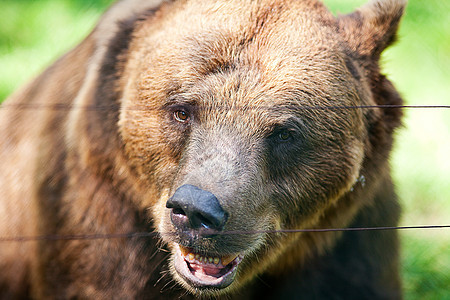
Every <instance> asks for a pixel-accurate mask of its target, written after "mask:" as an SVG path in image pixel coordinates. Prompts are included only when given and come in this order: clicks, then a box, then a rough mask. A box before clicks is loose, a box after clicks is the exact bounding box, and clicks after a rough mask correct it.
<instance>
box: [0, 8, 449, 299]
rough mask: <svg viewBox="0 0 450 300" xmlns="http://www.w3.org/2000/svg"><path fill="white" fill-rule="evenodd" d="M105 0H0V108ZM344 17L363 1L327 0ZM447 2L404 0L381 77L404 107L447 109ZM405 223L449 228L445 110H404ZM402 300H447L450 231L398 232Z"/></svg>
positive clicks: (400, 155) (84, 27)
mask: <svg viewBox="0 0 450 300" xmlns="http://www.w3.org/2000/svg"><path fill="white" fill-rule="evenodd" d="M111 2H112V1H111V0H101V1H93V0H78V1H76V0H58V1H55V0H1V1H0V102H1V100H2V99H4V98H6V96H7V95H9V94H10V93H11V92H12V91H14V90H15V89H17V88H18V87H19V86H21V85H23V84H24V83H25V82H27V81H29V80H30V79H31V78H32V77H34V76H35V75H37V74H38V73H39V72H41V71H42V70H43V69H44V68H45V67H46V66H48V65H49V64H50V63H51V62H52V61H53V60H55V59H56V58H57V57H58V56H59V55H61V54H62V53H64V52H65V51H67V50H68V49H70V48H71V47H73V46H74V45H75V44H76V43H77V42H79V41H80V40H81V39H82V38H83V37H84V36H85V35H86V34H87V33H88V32H89V31H90V30H91V29H92V27H93V26H94V24H95V22H96V21H97V19H98V17H99V16H100V14H101V13H102V12H103V10H104V9H105V7H106V6H107V5H108V4H109V3H111ZM325 2H326V3H327V4H328V5H329V6H330V7H331V9H332V10H333V11H334V12H341V13H348V12H350V11H351V10H352V9H354V8H355V7H356V6H359V5H361V4H362V3H364V2H365V0H341V1H336V0H326V1H325ZM449 12H450V1H447V0H444V1H442V0H427V1H424V0H410V3H409V5H408V8H407V11H406V15H405V18H404V20H403V23H402V25H401V28H400V32H399V41H398V42H397V44H396V45H394V46H392V47H391V48H389V49H388V50H387V51H386V52H385V53H384V55H383V58H382V65H383V70H384V72H385V73H387V74H388V76H389V78H390V79H392V81H393V82H394V83H395V85H396V87H397V89H398V90H399V91H400V93H401V94H402V96H403V98H404V99H405V101H406V103H407V104H410V105H450V13H449ZM391 163H392V169H393V176H394V180H395V183H396V186H397V191H398V194H399V197H400V199H401V202H402V204H403V207H404V215H403V219H402V224H403V225H420V224H450V109H406V110H405V118H404V127H403V128H402V129H401V130H400V131H399V132H398V133H397V142H396V145H395V150H394V153H393V156H392V159H391ZM401 237H402V245H403V258H402V267H403V277H404V289H405V295H406V299H430V300H434V299H450V275H449V274H450V250H449V249H450V230H448V229H443V230H432V231H430V230H409V231H403V232H402V233H401Z"/></svg>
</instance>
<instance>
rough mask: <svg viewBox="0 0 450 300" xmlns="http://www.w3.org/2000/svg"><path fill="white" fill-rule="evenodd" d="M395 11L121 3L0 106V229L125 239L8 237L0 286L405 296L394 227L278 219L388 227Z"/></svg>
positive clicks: (93, 292)
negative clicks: (384, 63)
mask: <svg viewBox="0 0 450 300" xmlns="http://www.w3.org/2000/svg"><path fill="white" fill-rule="evenodd" d="M404 6H405V2H404V1H402V0H386V1H381V0H378V1H371V2H369V3H368V4H367V5H365V6H363V7H361V8H360V9H358V10H356V11H355V12H354V13H352V14H349V15H345V16H339V17H334V16H333V15H332V14H331V13H329V12H328V11H327V9H326V8H325V7H324V6H323V5H322V4H321V3H320V2H318V1H316V0H305V1H290V0H263V1H250V0H249V1H247V0H245V1H238V0H218V1H202V0H180V1H158V0H155V1H145V3H143V2H142V1H138V0H123V1H119V2H118V3H117V4H116V5H114V6H113V7H112V8H111V10H110V11H108V12H107V13H106V14H105V16H104V17H103V18H102V19H101V21H100V23H99V25H98V26H97V27H96V29H94V31H93V33H92V34H91V35H89V37H87V39H86V40H85V41H84V42H83V43H81V44H80V45H79V46H78V47H76V48H75V49H74V50H72V51H71V52H69V53H68V54H67V55H66V56H64V57H63V58H61V59H60V60H59V61H57V62H56V63H55V64H54V65H53V66H52V67H51V68H49V69H48V70H47V71H46V72H44V73H43V74H42V75H41V76H40V77H38V78H37V79H36V80H35V81H34V82H32V83H31V84H30V85H29V86H28V87H27V88H26V89H24V90H23V91H22V92H20V93H18V94H16V95H15V96H13V97H11V98H10V99H9V100H8V101H7V102H8V103H7V104H13V105H12V106H10V109H9V110H6V111H2V112H4V114H3V115H2V119H1V123H0V134H1V135H2V136H7V139H6V140H5V141H4V142H3V143H2V144H0V168H1V169H2V172H1V173H0V179H1V180H0V199H1V201H0V205H1V207H0V208H1V209H0V213H1V217H0V225H2V226H0V235H4V236H47V235H48V234H56V235H57V236H58V235H61V236H67V235H69V236H70V237H73V236H75V237H77V236H78V235H79V234H90V233H93V232H94V233H99V234H117V233H118V234H119V235H120V238H105V239H100V240H89V239H77V238H75V239H71V238H68V239H62V240H58V241H57V242H55V243H47V242H46V241H45V240H44V239H43V240H39V241H38V242H36V243H28V244H27V243H24V244H11V245H8V247H1V248H0V258H1V259H0V268H1V269H2V270H7V271H5V272H2V274H0V294H5V295H19V296H17V297H26V296H29V297H33V298H38V299H39V298H41V299H48V298H51V297H56V298H114V297H116V298H125V299H129V298H149V297H150V298H158V297H159V296H161V297H163V298H164V297H165V298H169V297H170V298H177V297H178V298H182V297H184V296H186V297H190V296H192V297H203V296H205V297H208V296H216V297H219V298H220V297H222V296H223V297H225V298H227V297H228V298H233V299H235V298H236V299H237V298H239V297H240V298H244V299H248V298H258V299H259V298H262V297H270V296H274V298H275V297H276V298H297V297H298V295H300V294H301V295H304V297H305V298H324V299H330V297H328V296H329V295H333V296H336V298H339V297H340V298H348V297H356V296H357V297H359V298H363V299H367V298H380V299H398V298H399V297H400V296H401V292H400V282H399V276H398V260H397V259H398V256H397V239H396V233H394V232H386V233H385V232H383V233H378V232H377V233H376V234H372V235H370V236H368V235H363V234H358V233H348V232H345V233H342V232H338V231H330V232H321V233H317V232H301V233H300V232H298V233H289V232H287V231H289V230H293V229H309V228H317V229H321V228H322V229H323V228H345V227H349V226H352V227H374V226H395V224H396V222H397V220H398V211H399V209H398V206H397V202H396V197H395V193H394V191H393V188H392V183H391V180H390V176H389V166H388V156H389V152H390V149H391V145H392V135H393V131H394V129H395V128H396V127H397V126H398V125H399V124H400V117H401V111H400V110H399V109H397V108H395V106H398V105H401V103H402V100H401V98H400V97H399V95H398V94H397V92H396V91H395V89H394V87H393V86H392V84H391V83H390V82H389V81H388V80H387V79H386V78H385V77H384V76H383V75H382V74H381V73H380V70H379V64H378V61H379V58H380V54H381V52H382V51H383V50H384V49H385V48H386V47H387V46H388V45H389V44H390V43H391V42H392V41H393V40H394V38H395V32H396V29H397V26H398V22H399V20H400V17H401V15H402V12H403V9H404ZM14 104H16V105H17V107H19V109H14ZM42 104H45V107H48V108H52V107H55V108H59V107H62V106H64V107H68V108H69V109H68V110H67V111H65V110H58V109H56V110H52V109H43V110H39V111H31V110H30V111H22V110H20V107H21V106H23V105H25V106H26V105H31V106H33V105H42ZM383 105H387V106H389V109H384V107H383ZM391 106H394V107H391ZM11 107H12V108H11ZM91 108H93V109H91ZM30 119H33V120H35V122H34V123H30V122H29V120H30ZM10 124H14V125H15V126H10ZM10 161H14V162H15V163H10ZM361 178H364V179H365V182H364V184H363V181H362V180H361ZM19 183H20V184H19ZM30 208H31V209H30ZM11 215H13V216H14V218H11V217H10V216H11ZM23 220H27V222H23ZM153 231H155V232H156V233H158V236H156V237H148V236H146V237H145V238H139V237H137V236H134V235H132V236H131V237H130V238H124V237H123V234H124V233H129V232H132V233H135V232H145V233H148V232H153ZM159 238H160V239H159ZM163 250H166V251H168V252H169V254H168V257H166V256H165V252H164V251H163ZM18 253H26V255H21V256H20V255H18ZM374 253H375V255H373V254H374ZM19 256H20V257H19ZM24 270H25V271H24ZM27 270H30V274H28V273H27V272H26V271H27ZM168 270H170V273H171V275H172V277H173V278H175V280H176V284H175V285H174V288H171V289H166V290H165V294H164V293H162V290H164V289H165V288H166V287H167V286H170V284H171V279H170V278H169V276H166V274H167V271H168ZM349 273H351V274H350V275H351V276H350V275H349ZM99 274H101V275H99ZM168 278H169V279H168ZM260 278H262V280H261V282H268V284H261V282H259V281H258V279H260ZM317 278H319V279H320V280H316V279H317ZM180 286H181V287H180ZM244 286H245V287H246V288H244ZM23 287H26V288H23ZM247 287H248V288H247ZM4 290H5V291H6V292H3V291H4ZM187 292H189V293H190V295H187V294H186V293H187ZM24 293H30V295H31V296H30V295H28V294H27V295H24ZM355 295H356V296H355Z"/></svg>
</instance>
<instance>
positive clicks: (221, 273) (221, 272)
mask: <svg viewBox="0 0 450 300" xmlns="http://www.w3.org/2000/svg"><path fill="white" fill-rule="evenodd" d="M243 257H244V255H243V254H233V255H224V256H216V257H208V256H207V255H201V254H199V253H195V252H194V250H193V249H190V248H186V247H183V246H181V245H179V244H175V246H174V251H173V267H174V269H175V271H176V273H177V275H178V276H179V277H181V278H182V280H183V281H184V282H185V283H186V284H188V285H189V286H190V287H193V288H195V289H199V290H217V289H224V288H226V287H228V286H229V285H231V284H232V283H233V282H234V279H235V277H236V273H237V270H238V267H239V264H240V263H241V261H242V259H243Z"/></svg>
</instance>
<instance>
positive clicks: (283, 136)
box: [278, 129, 292, 142]
mask: <svg viewBox="0 0 450 300" xmlns="http://www.w3.org/2000/svg"><path fill="white" fill-rule="evenodd" d="M278 139H279V140H280V141H281V142H287V141H289V140H291V139H292V133H291V132H290V131H289V130H288V129H283V130H281V131H280V132H278Z"/></svg>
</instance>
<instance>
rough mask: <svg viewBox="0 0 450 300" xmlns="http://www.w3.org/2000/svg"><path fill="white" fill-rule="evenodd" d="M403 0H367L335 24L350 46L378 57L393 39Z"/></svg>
mask: <svg viewBox="0 0 450 300" xmlns="http://www.w3.org/2000/svg"><path fill="white" fill-rule="evenodd" d="M406 2H407V0H371V1H370V2H369V3H367V4H365V5H363V6H362V7H360V8H359V9H357V10H356V11H355V12H353V13H351V14H348V15H344V16H341V17H339V18H338V24H339V25H338V26H339V31H340V32H341V34H343V35H344V39H345V40H346V41H347V42H348V44H349V46H350V47H351V49H352V50H353V51H354V52H355V53H357V54H359V55H361V56H365V57H367V56H369V57H371V58H372V59H375V60H378V59H379V57H380V54H381V52H382V51H383V50H384V49H385V48H386V47H387V46H389V45H390V44H391V43H392V42H393V41H394V40H395V34H396V32H397V28H398V24H399V22H400V19H401V17H402V15H403V11H404V9H405V6H406Z"/></svg>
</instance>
